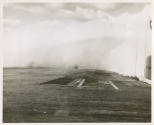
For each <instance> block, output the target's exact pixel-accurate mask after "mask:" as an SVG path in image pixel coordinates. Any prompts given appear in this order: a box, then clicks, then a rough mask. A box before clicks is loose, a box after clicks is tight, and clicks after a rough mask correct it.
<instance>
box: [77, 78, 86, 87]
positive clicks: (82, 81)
mask: <svg viewBox="0 0 154 125" xmlns="http://www.w3.org/2000/svg"><path fill="white" fill-rule="evenodd" d="M84 82H85V79H82V80H81V82H80V83H79V84H78V86H77V87H81V86H82V85H83V83H84Z"/></svg>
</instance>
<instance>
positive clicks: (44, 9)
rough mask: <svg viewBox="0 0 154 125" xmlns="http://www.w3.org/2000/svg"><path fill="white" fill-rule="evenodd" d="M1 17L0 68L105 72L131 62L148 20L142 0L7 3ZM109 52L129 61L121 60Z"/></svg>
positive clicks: (145, 34)
mask: <svg viewBox="0 0 154 125" xmlns="http://www.w3.org/2000/svg"><path fill="white" fill-rule="evenodd" d="M3 16H4V18H3V19H4V20H3V22H4V23H3V24H4V43H3V49H4V50H3V52H4V54H3V55H4V59H3V60H4V62H3V64H4V66H6V67H14V66H19V67H20V66H60V67H72V66H74V65H79V66H81V67H82V66H83V67H87V68H99V69H100V68H101V69H111V70H112V68H113V69H115V67H116V69H117V70H120V68H121V69H122V67H121V65H125V66H126V65H130V67H132V65H131V63H132V64H133V65H134V60H135V57H134V56H132V55H133V54H134V53H135V52H136V48H137V46H136V42H141V43H143V42H144V41H145V40H146V39H147V36H148V35H147V34H149V32H148V30H149V29H148V28H149V21H150V19H151V17H150V4H148V3H8V4H5V5H4V8H3ZM130 45H131V46H130ZM120 46H121V47H123V49H117V48H119V47H120ZM128 46H130V49H129V48H128ZM128 49H129V50H128ZM125 50H126V51H127V50H128V51H127V52H125ZM114 51H117V52H114ZM113 52H114V53H121V54H123V53H125V55H126V56H128V57H129V56H130V57H131V60H133V61H131V62H129V61H126V62H125V63H124V64H123V63H122V64H121V63H120V60H116V55H115V56H114V54H113ZM130 52H131V53H130ZM131 54H132V55H131ZM111 57H112V59H110V58H111ZM118 57H119V58H122V57H124V55H123V56H119V55H118ZM115 60H116V61H115ZM114 62H116V63H117V64H114ZM113 66H114V67H113ZM128 68H129V66H128Z"/></svg>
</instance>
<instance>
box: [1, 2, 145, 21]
mask: <svg viewBox="0 0 154 125" xmlns="http://www.w3.org/2000/svg"><path fill="white" fill-rule="evenodd" d="M145 6H146V4H145V3H112V4H107V3H99V4H97V3H52V4H49V3H24V4H23V3H20V4H19V3H13V4H12V3H8V4H5V5H4V18H8V19H20V20H22V21H23V22H24V21H42V20H47V19H48V20H53V19H62V20H70V19H71V20H76V21H89V20H93V19H97V18H103V19H108V18H110V17H111V16H119V15H121V14H123V13H130V14H133V13H134V14H135V13H138V12H140V11H142V10H143V9H144V7H145Z"/></svg>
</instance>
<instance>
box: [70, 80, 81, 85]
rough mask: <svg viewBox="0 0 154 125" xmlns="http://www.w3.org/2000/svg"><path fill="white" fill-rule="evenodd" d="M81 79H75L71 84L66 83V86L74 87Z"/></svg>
mask: <svg viewBox="0 0 154 125" xmlns="http://www.w3.org/2000/svg"><path fill="white" fill-rule="evenodd" d="M80 81H81V79H75V80H73V81H72V82H71V83H68V86H74V85H75V84H77V83H79V82H80Z"/></svg>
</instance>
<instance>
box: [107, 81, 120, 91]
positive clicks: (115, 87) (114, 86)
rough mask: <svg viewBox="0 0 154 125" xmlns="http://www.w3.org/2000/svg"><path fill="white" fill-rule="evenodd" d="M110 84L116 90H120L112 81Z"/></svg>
mask: <svg viewBox="0 0 154 125" xmlns="http://www.w3.org/2000/svg"><path fill="white" fill-rule="evenodd" d="M109 84H110V85H111V86H112V87H113V88H114V89H115V90H119V88H118V87H117V86H116V85H115V84H114V83H113V82H112V81H109Z"/></svg>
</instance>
